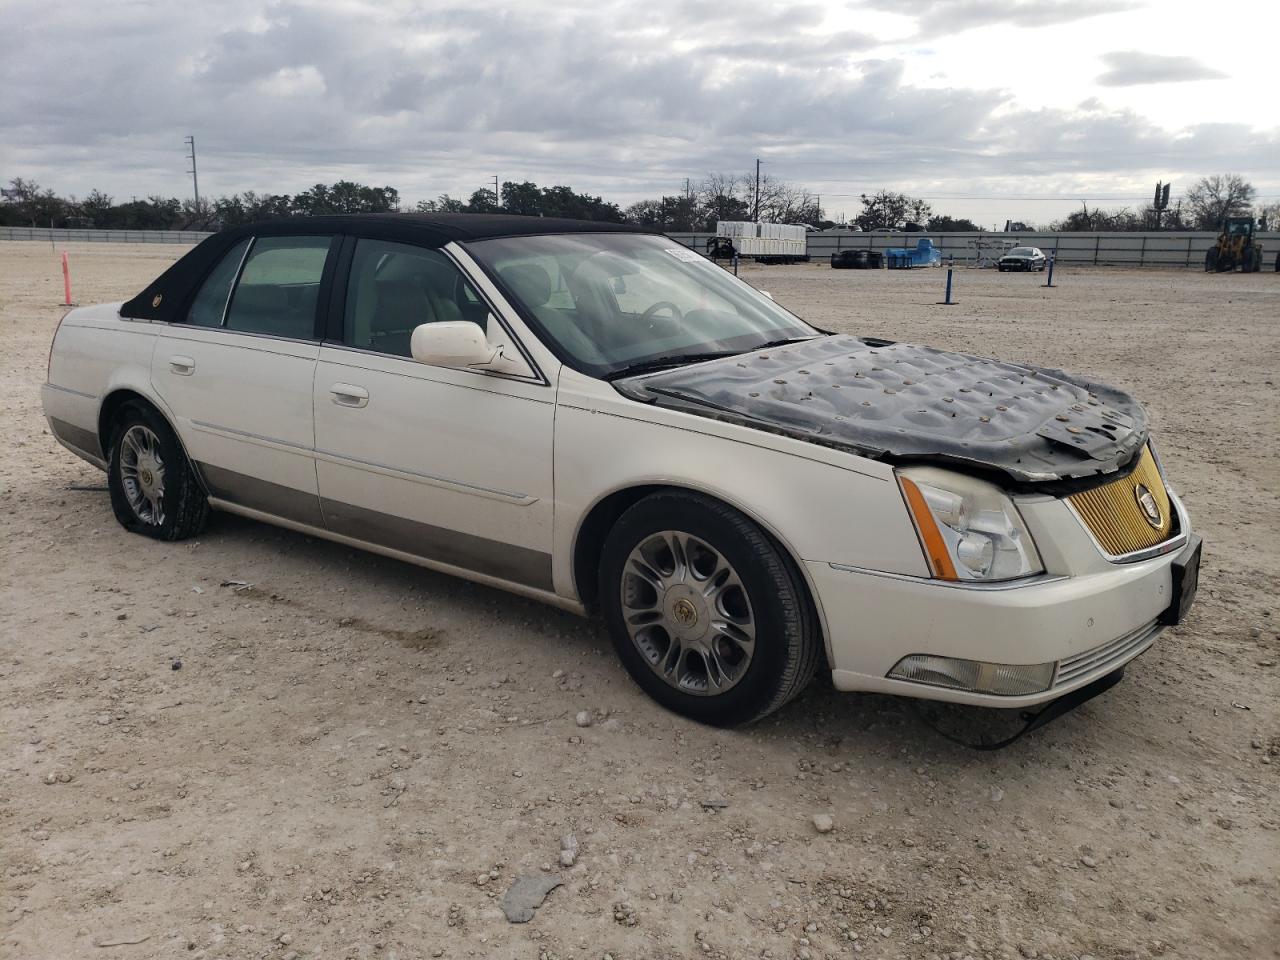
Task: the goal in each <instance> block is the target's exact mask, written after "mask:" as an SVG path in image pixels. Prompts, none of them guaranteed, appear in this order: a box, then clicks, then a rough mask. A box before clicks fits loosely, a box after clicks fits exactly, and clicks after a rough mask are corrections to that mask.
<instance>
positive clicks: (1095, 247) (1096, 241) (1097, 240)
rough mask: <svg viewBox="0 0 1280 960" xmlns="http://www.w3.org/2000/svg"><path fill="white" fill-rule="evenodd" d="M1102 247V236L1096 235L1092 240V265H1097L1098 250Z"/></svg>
mask: <svg viewBox="0 0 1280 960" xmlns="http://www.w3.org/2000/svg"><path fill="white" fill-rule="evenodd" d="M1100 246H1102V236H1101V235H1098V236H1096V237H1094V238H1093V265H1094V266H1095V267H1096V266H1097V265H1098V248H1099V247H1100Z"/></svg>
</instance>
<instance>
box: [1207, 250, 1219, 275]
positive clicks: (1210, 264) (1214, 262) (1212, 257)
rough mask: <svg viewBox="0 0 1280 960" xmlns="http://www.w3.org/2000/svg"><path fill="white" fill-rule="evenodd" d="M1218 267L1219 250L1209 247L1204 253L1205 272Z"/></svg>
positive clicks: (1210, 271)
mask: <svg viewBox="0 0 1280 960" xmlns="http://www.w3.org/2000/svg"><path fill="white" fill-rule="evenodd" d="M1217 269H1218V251H1217V250H1216V249H1212V248H1211V249H1209V250H1208V251H1206V253H1205V255H1204V272H1205V273H1212V272H1213V271H1215V270H1217Z"/></svg>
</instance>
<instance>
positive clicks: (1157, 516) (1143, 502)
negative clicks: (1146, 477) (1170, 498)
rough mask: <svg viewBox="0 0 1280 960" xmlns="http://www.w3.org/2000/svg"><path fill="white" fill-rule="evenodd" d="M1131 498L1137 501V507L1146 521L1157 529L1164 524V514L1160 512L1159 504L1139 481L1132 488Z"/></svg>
mask: <svg viewBox="0 0 1280 960" xmlns="http://www.w3.org/2000/svg"><path fill="white" fill-rule="evenodd" d="M1133 498H1134V499H1135V500H1137V501H1138V509H1139V510H1141V511H1142V515H1143V516H1144V517H1145V518H1146V520H1147V523H1149V524H1151V526H1153V527H1155V528H1156V529H1157V530H1159V529H1160V528H1161V527H1163V526H1164V516H1163V515H1162V514H1161V513H1160V504H1159V503H1157V502H1156V498H1155V497H1154V496H1153V495H1152V493H1151V491H1150V490H1148V489H1147V488H1146V486H1145V485H1143V484H1141V483H1140V484H1138V485H1137V486H1136V487H1134V488H1133Z"/></svg>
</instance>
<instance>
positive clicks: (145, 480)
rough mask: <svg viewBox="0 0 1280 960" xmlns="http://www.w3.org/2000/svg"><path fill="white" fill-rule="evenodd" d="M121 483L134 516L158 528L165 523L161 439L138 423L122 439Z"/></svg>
mask: <svg viewBox="0 0 1280 960" xmlns="http://www.w3.org/2000/svg"><path fill="white" fill-rule="evenodd" d="M120 484H121V486H122V487H123V488H124V495H125V497H126V498H127V499H128V501H129V506H130V507H131V508H132V509H133V512H134V515H135V516H136V517H137V518H138V519H139V520H141V521H142V522H143V523H146V524H150V525H151V526H153V527H158V526H160V525H161V524H163V523H164V461H163V460H162V459H161V457H160V438H159V437H157V436H156V435H155V434H154V433H153V432H152V431H151V429H150V428H149V427H145V426H143V425H142V424H135V425H134V426H132V427H130V428H129V429H128V431H126V433H125V435H124V436H123V437H122V438H121V440H120Z"/></svg>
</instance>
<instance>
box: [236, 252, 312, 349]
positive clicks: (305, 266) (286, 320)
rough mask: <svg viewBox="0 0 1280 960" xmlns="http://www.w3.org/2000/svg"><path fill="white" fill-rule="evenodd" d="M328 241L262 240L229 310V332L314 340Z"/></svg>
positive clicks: (243, 271) (245, 269)
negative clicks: (239, 331)
mask: <svg viewBox="0 0 1280 960" xmlns="http://www.w3.org/2000/svg"><path fill="white" fill-rule="evenodd" d="M329 243H330V238H329V237H260V238H259V239H257V240H256V241H255V242H254V244H253V247H252V248H251V249H250V250H249V256H248V259H246V260H245V264H244V269H243V270H242V271H241V272H240V282H239V283H237V284H236V288H235V291H234V292H233V293H232V294H231V304H230V306H229V307H228V308H227V322H226V327H227V329H228V330H241V331H244V332H246V333H265V334H270V335H271V336H273V337H288V338H289V339H292V340H313V339H315V330H316V305H317V304H318V302H319V299H320V280H321V278H322V277H323V276H324V262H325V258H326V257H328V255H329Z"/></svg>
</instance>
